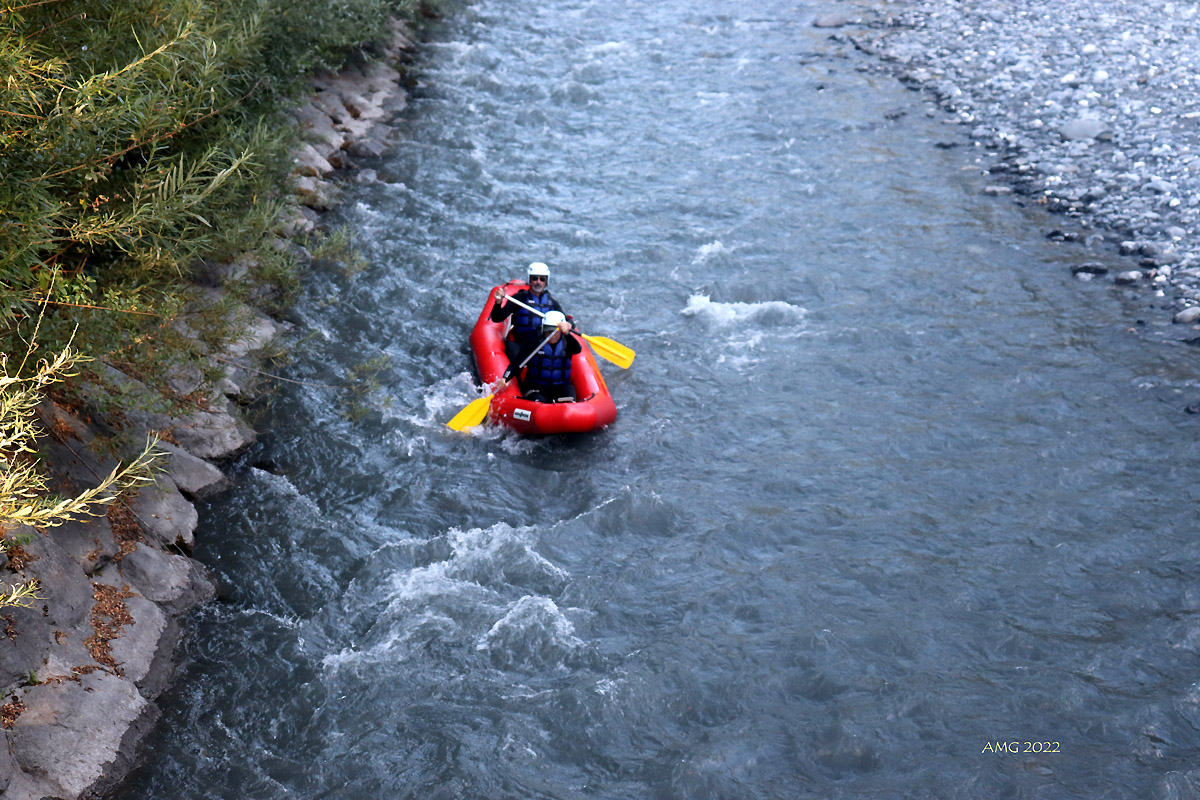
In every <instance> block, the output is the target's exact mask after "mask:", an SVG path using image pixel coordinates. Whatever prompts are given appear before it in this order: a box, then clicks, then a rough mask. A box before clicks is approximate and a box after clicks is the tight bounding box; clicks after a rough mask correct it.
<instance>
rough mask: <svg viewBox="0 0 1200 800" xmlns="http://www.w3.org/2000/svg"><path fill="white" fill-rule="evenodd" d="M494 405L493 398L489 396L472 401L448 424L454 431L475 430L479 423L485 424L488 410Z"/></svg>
mask: <svg viewBox="0 0 1200 800" xmlns="http://www.w3.org/2000/svg"><path fill="white" fill-rule="evenodd" d="M491 405H492V396H491V395H490V394H489V395H487V396H486V397H481V398H479V399H478V400H472V401H471V402H469V403H467V407H466V408H464V409H463V410H462V411H460V412H458V413H457V414H455V415H454V419H452V420H450V421H449V422H447V423H446V425H448V426H449V427H450V428H451V429H452V430H456V431H464V430H466V429H467V428H474V427H475V426H476V425H478V424H479V423H481V422H483V421H484V420H485V419H486V418H487V415H488V409H490V408H491Z"/></svg>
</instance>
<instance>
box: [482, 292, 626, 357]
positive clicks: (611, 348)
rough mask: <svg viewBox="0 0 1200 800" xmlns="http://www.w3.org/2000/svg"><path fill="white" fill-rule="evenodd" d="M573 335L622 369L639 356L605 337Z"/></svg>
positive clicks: (524, 305) (535, 311) (530, 307)
mask: <svg viewBox="0 0 1200 800" xmlns="http://www.w3.org/2000/svg"><path fill="white" fill-rule="evenodd" d="M505 297H506V298H507V299H509V300H511V301H512V302H514V303H516V304H517V305H519V306H520V307H521V308H524V309H526V310H527V311H532V312H533V313H534V314H537V315H538V316H539V317H544V316H546V315H545V314H543V313H542V312H541V311H538V310H537V309H536V308H534V307H533V306H530V305H527V304H525V303H522V302H521V301H520V300H518V299H517V298H515V297H513V296H512V295H509V294H506V295H505ZM573 333H576V334H577V335H579V336H582V337H583V338H584V339H587V343H588V344H590V345H591V346H592V349H593V350H595V351H596V355H598V356H600V357H601V358H606V359H608V360H609V361H611V362H612V363H614V364H616V365H617V366H618V367H620V368H621V369H629V367H630V366H631V365H632V364H633V359H634V357H635V356H636V355H637V353H635V352H633V351H632V350H630V349H629V348H628V347H626V346H625V345H623V344H621V343H620V342H615V341H613V340H612V339H607V338H605V337H603V336H588V335H587V334H586V333H580V332H579V331H573Z"/></svg>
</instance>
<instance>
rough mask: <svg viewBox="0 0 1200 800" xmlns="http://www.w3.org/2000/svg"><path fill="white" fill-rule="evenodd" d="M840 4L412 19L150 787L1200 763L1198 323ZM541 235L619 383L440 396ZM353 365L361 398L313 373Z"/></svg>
mask: <svg viewBox="0 0 1200 800" xmlns="http://www.w3.org/2000/svg"><path fill="white" fill-rule="evenodd" d="M825 10H828V8H827V7H826V6H825V5H824V4H817V3H813V4H807V3H803V2H800V3H797V2H777V1H776V0H763V2H761V3H730V2H719V1H718V0H687V2H684V0H662V1H661V2H657V3H646V2H634V1H633V0H626V1H624V2H622V1H621V0H616V2H613V1H612V0H606V1H605V2H600V1H599V0H544V2H540V3H535V4H529V3H515V2H512V0H477V2H472V3H469V4H466V5H465V6H464V7H463V8H461V9H459V10H458V11H456V12H455V13H454V14H453V16H452V17H451V18H448V19H447V20H445V21H444V22H443V23H441V24H439V25H438V26H436V27H435V28H434V29H433V30H432V31H431V32H430V33H429V41H427V42H426V43H425V44H424V45H423V46H422V47H421V49H420V53H419V61H420V64H421V67H422V70H423V72H422V78H421V84H422V85H421V86H420V88H418V89H417V90H416V91H415V94H414V97H413V102H412V104H411V107H410V109H409V110H408V112H406V117H405V118H404V119H403V120H402V121H401V122H400V124H399V126H400V129H401V131H402V133H403V138H404V142H403V144H401V145H400V146H398V147H397V148H396V149H395V151H394V152H393V153H392V154H391V155H390V156H388V157H386V158H385V159H382V160H381V161H379V162H378V163H374V164H370V165H364V166H371V167H372V168H374V169H376V170H377V172H378V174H379V176H380V179H381V181H380V182H379V183H376V184H373V185H365V186H355V187H352V188H349V189H348V191H347V196H346V203H345V205H344V207H343V208H341V209H340V210H339V212H338V213H337V216H338V218H339V219H338V221H339V222H341V223H344V224H346V225H347V226H349V228H350V229H351V230H352V231H353V233H354V237H355V239H356V242H357V245H358V247H359V249H360V250H361V251H362V252H363V254H364V255H365V256H366V257H367V260H368V262H369V266H368V268H367V269H366V271H365V272H364V273H362V274H359V275H356V276H351V277H347V276H346V275H344V274H342V273H341V272H339V271H338V269H336V268H333V267H329V268H320V269H318V272H317V274H316V275H314V276H313V277H312V278H311V280H309V281H308V286H307V290H306V294H305V296H304V297H303V298H302V300H301V302H300V303H299V305H298V307H297V308H296V310H295V312H294V313H295V316H296V322H297V327H296V332H295V333H296V335H295V339H296V341H297V343H298V344H297V345H296V351H297V359H296V362H295V363H294V365H293V367H292V368H291V371H290V372H289V376H290V377H291V378H293V379H295V380H298V381H304V382H306V384H305V385H289V386H285V387H283V389H282V390H281V393H280V395H279V396H278V398H277V399H276V401H275V403H274V405H273V407H272V409H271V410H270V411H269V412H268V414H267V415H266V417H265V418H264V419H263V420H262V423H261V424H262V427H263V428H264V429H265V430H267V431H269V432H268V433H267V434H266V435H265V436H264V437H263V439H262V441H261V443H260V444H259V445H258V446H257V447H256V449H255V450H254V452H253V453H251V454H250V455H249V456H248V457H247V458H246V459H245V460H244V461H243V463H242V464H241V466H240V467H239V468H238V470H237V472H236V476H235V477H236V479H237V485H236V488H235V489H234V490H233V491H232V492H230V493H229V494H227V495H225V496H222V497H220V498H218V499H216V500H215V501H213V502H212V503H211V504H209V505H208V506H207V507H206V508H205V509H204V510H203V520H202V529H201V531H199V532H198V535H197V540H198V542H199V544H198V547H197V555H198V557H199V558H201V559H202V560H204V561H205V562H207V563H208V564H210V565H211V566H212V568H213V570H214V571H215V573H216V575H217V576H218V577H219V578H220V580H221V581H222V583H223V584H224V585H225V586H226V587H227V595H228V597H227V599H226V600H225V601H223V602H221V603H218V604H215V605H213V606H211V607H209V608H206V609H204V610H203V611H201V612H200V613H199V614H198V615H197V616H196V617H195V618H194V620H193V622H192V625H191V629H190V632H189V636H188V641H187V644H186V648H185V649H186V652H185V662H184V665H183V668H182V674H181V677H180V680H179V682H178V684H177V686H176V688H175V689H174V690H172V691H171V692H170V693H169V694H168V695H167V696H166V697H165V698H164V716H163V721H162V723H161V725H160V727H159V729H158V731H157V732H156V734H155V739H154V743H153V753H152V755H151V757H150V760H149V763H148V764H147V765H146V766H145V768H143V769H142V770H141V771H140V772H139V773H138V774H137V775H136V776H135V778H134V780H133V781H132V782H131V783H130V784H129V785H128V786H127V787H126V788H125V794H126V796H128V797H130V798H180V797H189V798H210V797H211V798H233V797H239V798H240V797H256V798H276V797H278V798H283V797H297V798H368V797H370V798H374V797H388V798H489V799H490V800H499V799H501V798H513V800H518V799H520V800H527V799H528V798H556V799H562V800H568V799H571V798H585V797H586V798H631V799H632V798H638V799H640V798H688V799H689V800H696V799H698V798H721V799H723V800H724V799H727V798H796V797H812V798H837V797H845V798H856V797H912V798H918V797H922V798H923V797H938V798H943V797H958V798H978V797H988V798H991V797H1012V798H1034V797H1038V798H1042V797H1047V798H1048V797H1054V798H1058V797H1070V798H1099V797H1122V798H1124V797H1135V796H1136V797H1190V796H1195V793H1196V792H1197V787H1198V786H1200V773H1198V772H1197V771H1196V770H1197V765H1196V762H1195V758H1194V756H1195V753H1196V748H1197V747H1200V734H1198V733H1197V731H1198V729H1200V683H1197V680H1198V679H1200V658H1198V652H1200V617H1198V613H1200V585H1198V584H1197V575H1198V573H1200V566H1198V562H1200V552H1198V550H1200V548H1198V546H1197V544H1196V539H1195V531H1196V511H1195V508H1196V499H1197V498H1196V488H1195V482H1194V475H1195V465H1196V459H1197V455H1198V453H1197V444H1196V435H1195V422H1194V418H1191V417H1188V416H1186V415H1184V414H1182V413H1181V409H1182V407H1183V406H1184V405H1185V404H1186V402H1187V401H1188V399H1190V398H1189V397H1188V394H1189V393H1194V390H1195V388H1196V370H1195V369H1194V366H1193V365H1194V358H1193V356H1192V354H1191V353H1189V352H1185V350H1186V348H1180V347H1172V346H1168V345H1165V344H1163V343H1159V342H1154V341H1150V340H1149V339H1147V338H1146V337H1143V336H1141V335H1138V334H1137V333H1136V332H1135V331H1136V330H1137V329H1138V326H1137V325H1136V321H1135V320H1134V319H1133V318H1132V317H1130V316H1128V312H1127V311H1126V310H1124V309H1123V307H1122V305H1121V301H1120V298H1119V297H1117V296H1115V295H1114V294H1113V290H1112V289H1111V288H1110V287H1109V286H1108V285H1106V284H1102V283H1100V282H1096V283H1093V284H1078V283H1076V282H1075V281H1074V280H1073V279H1072V278H1071V276H1070V270H1069V266H1070V265H1071V264H1072V263H1073V262H1074V261H1075V260H1083V259H1085V258H1087V259H1090V260H1094V259H1095V258H1096V257H1097V256H1096V254H1087V253H1086V252H1085V251H1084V250H1083V249H1082V248H1081V247H1080V246H1078V245H1074V246H1071V245H1066V246H1064V245H1059V244H1055V243H1053V242H1049V241H1047V240H1046V239H1045V238H1044V236H1043V233H1042V230H1043V229H1042V228H1040V227H1039V225H1038V220H1037V219H1035V218H1034V217H1032V216H1030V215H1028V214H1027V213H1026V212H1024V211H1021V210H1020V209H1018V208H1016V207H1015V206H1013V205H1012V204H1010V203H1008V202H1007V201H1005V200H998V199H995V198H987V197H982V196H981V195H980V193H979V190H980V187H981V183H980V181H981V179H980V178H979V176H978V174H977V173H973V172H971V171H964V170H963V169H962V167H963V165H964V164H967V163H969V162H968V156H965V155H964V154H963V153H962V152H961V151H958V150H945V149H939V148H937V147H934V144H935V143H937V142H939V141H942V140H944V139H947V140H952V139H953V138H954V134H953V132H952V131H949V129H948V127H947V126H946V125H945V124H944V122H943V121H942V120H941V119H940V118H939V117H930V116H928V115H927V114H926V108H925V106H924V105H923V104H922V102H921V100H920V99H919V98H918V97H916V96H915V95H913V94H911V93H907V92H905V91H904V90H903V89H902V88H901V87H900V86H899V85H898V84H896V83H895V82H894V81H892V80H890V79H885V78H882V77H878V76H877V75H876V74H875V73H873V72H870V71H865V70H862V69H860V67H863V66H865V63H864V62H863V61H862V60H861V59H862V56H860V55H859V54H857V53H856V52H855V51H854V50H853V49H852V48H850V47H849V46H848V45H846V44H843V43H840V42H838V41H837V40H832V39H830V38H828V34H829V31H824V30H818V29H815V28H813V27H811V25H810V23H811V20H812V19H813V18H814V16H816V15H817V14H818V13H819V12H822V11H825ZM1100 257H1103V255H1101V256H1100ZM532 260H543V261H546V262H548V263H549V264H550V265H551V269H552V270H553V278H552V280H551V290H552V291H553V292H555V294H556V295H557V296H558V297H559V299H560V300H561V301H562V302H563V303H564V305H565V306H566V307H567V310H568V311H569V312H571V313H572V314H574V315H575V316H576V317H577V318H578V319H579V320H580V322H581V323H582V324H583V325H584V328H585V330H587V331H588V332H590V333H594V334H598V335H604V336H609V337H611V338H614V339H616V340H618V341H620V342H622V343H623V344H626V345H628V346H629V347H632V348H633V349H634V350H636V351H637V353H638V357H637V361H636V362H635V364H634V365H633V368H632V369H630V370H628V371H621V370H619V369H617V368H616V367H615V366H613V365H611V364H608V363H607V362H601V366H602V368H603V369H604V371H605V374H606V377H607V379H608V381H609V385H610V388H611V389H612V392H613V394H614V396H615V397H616V399H617V403H618V408H619V417H618V419H617V421H616V423H615V424H614V425H613V426H612V427H611V428H609V429H608V430H606V431H603V432H601V433H599V434H596V435H592V436H585V437H580V438H575V439H568V440H562V439H553V438H551V439H542V440H529V439H521V438H519V437H515V436H512V435H509V434H506V433H502V432H499V431H496V430H491V429H484V430H481V431H479V432H477V433H476V434H474V435H459V434H454V433H453V432H451V431H449V430H448V429H447V428H446V427H445V426H444V423H445V422H446V420H448V419H449V418H450V417H451V416H452V415H453V414H454V413H455V412H456V411H457V410H458V409H460V408H461V407H462V406H464V405H465V404H466V403H468V402H469V401H470V400H472V399H473V398H475V397H476V396H478V395H477V390H476V389H475V388H474V387H473V385H472V381H471V376H470V372H469V369H468V360H467V356H466V355H465V351H464V343H465V338H466V335H467V332H468V329H469V327H470V325H471V323H472V322H473V320H474V318H475V316H476V315H477V314H478V311H479V308H480V307H481V305H482V303H483V300H484V298H485V293H486V291H487V290H488V289H489V288H490V287H491V286H493V285H494V284H496V283H498V282H500V281H503V280H505V279H508V278H510V277H516V276H520V275H521V274H522V272H523V269H524V266H525V265H526V264H527V263H528V262H529V261H532ZM1114 266H1116V265H1115V264H1114ZM372 363H373V364H379V363H384V364H385V365H386V366H385V367H384V369H383V371H382V373H380V376H379V377H380V379H381V381H382V385H383V388H382V389H381V390H380V391H378V392H375V393H374V394H372V395H370V396H369V397H367V398H366V405H367V407H368V411H367V413H366V414H365V415H364V416H357V417H356V416H351V415H348V414H347V413H346V412H347V403H346V396H345V395H344V394H343V393H341V392H338V391H337V390H334V389H329V388H323V385H336V384H342V383H345V382H347V381H349V380H351V379H352V378H353V377H354V376H355V375H356V374H358V372H357V371H358V370H360V369H361V368H362V366H363V365H366V364H372ZM1026 742H1029V743H1035V744H1036V748H1035V747H1034V745H1033V744H1031V745H1030V746H1028V747H1027V746H1026V745H1025V743H1026ZM1043 742H1046V743H1050V744H1046V745H1042V744H1040V743H1043ZM999 743H1005V750H1002V751H1001V752H995V750H996V749H997V748H998V745H999ZM1009 743H1012V744H1009ZM1008 749H1016V750H1025V749H1030V750H1033V749H1037V750H1040V751H1042V752H1015V753H1013V752H1007V750H1008ZM1046 751H1051V752H1046Z"/></svg>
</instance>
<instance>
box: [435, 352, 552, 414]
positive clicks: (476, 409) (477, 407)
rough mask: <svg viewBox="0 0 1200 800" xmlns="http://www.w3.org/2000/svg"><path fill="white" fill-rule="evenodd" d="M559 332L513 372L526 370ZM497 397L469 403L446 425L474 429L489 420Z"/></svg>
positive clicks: (526, 357) (487, 397)
mask: <svg viewBox="0 0 1200 800" xmlns="http://www.w3.org/2000/svg"><path fill="white" fill-rule="evenodd" d="M557 332H558V331H557V329H555V330H553V331H550V335H549V336H547V337H546V338H545V339H542V343H541V344H539V345H538V346H537V347H535V348H534V349H533V351H532V352H531V353H530V354H529V355H527V356H525V360H524V361H522V362H521V366H519V367H517V368H516V369H515V370H513V372H514V373H516V372H520V371H521V370H523V369H525V365H526V364H528V363H529V362H530V361H531V360H532V359H533V357H534V356H536V355H537V354H538V351H539V350H541V349H542V348H543V347H545V346H546V342H548V341H550V339H551V338H553V337H554V334H555V333H557ZM495 396H496V393H495V392H493V393H491V394H489V395H485V396H483V397H480V398H479V399H478V400H472V401H471V402H469V403H467V407H466V408H464V409H463V410H462V411H460V412H458V413H457V414H455V415H454V417H453V418H452V419H451V420H450V421H449V422H447V423H446V425H447V426H448V427H449V428H450V429H451V430H456V431H464V430H466V429H467V428H474V427H475V426H476V425H478V424H479V423H481V422H483V421H484V420H485V419H487V415H488V411H489V410H491V407H492V398H493V397H495Z"/></svg>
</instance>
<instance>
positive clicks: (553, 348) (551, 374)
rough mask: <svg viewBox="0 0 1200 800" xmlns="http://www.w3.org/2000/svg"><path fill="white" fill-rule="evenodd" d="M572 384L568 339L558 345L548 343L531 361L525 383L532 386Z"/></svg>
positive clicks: (565, 338)
mask: <svg viewBox="0 0 1200 800" xmlns="http://www.w3.org/2000/svg"><path fill="white" fill-rule="evenodd" d="M570 382H571V356H570V354H569V353H567V337H565V336H564V337H562V338H561V339H559V340H558V342H557V343H556V344H550V343H549V342H547V343H546V344H545V345H543V346H542V349H541V350H539V351H538V353H537V355H535V356H534V357H533V358H532V359H530V361H529V366H528V368H527V370H526V372H525V383H527V384H528V385H530V386H561V385H563V384H564V383H570Z"/></svg>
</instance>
